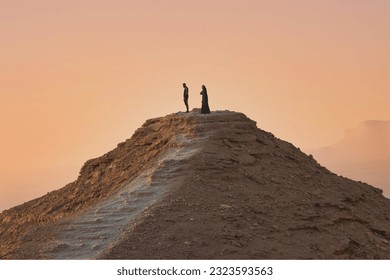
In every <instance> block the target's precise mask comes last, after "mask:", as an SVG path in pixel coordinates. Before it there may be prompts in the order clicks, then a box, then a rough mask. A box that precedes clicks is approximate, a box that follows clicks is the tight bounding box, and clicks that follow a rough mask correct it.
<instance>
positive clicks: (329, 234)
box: [0, 110, 390, 259]
mask: <svg viewBox="0 0 390 280" xmlns="http://www.w3.org/2000/svg"><path fill="white" fill-rule="evenodd" d="M388 213H390V200H388V199H387V198H385V197H383V195H382V191H381V190H379V189H377V188H374V187H372V186H369V185H367V184H364V183H360V182H355V181H352V180H349V179H347V178H344V177H339V176H337V175H335V174H333V173H331V172H330V171H328V170H327V169H325V168H324V167H322V166H320V165H319V164H318V163H317V162H316V161H315V160H314V159H313V158H312V157H311V156H307V155H306V154H304V153H302V152H301V151H300V150H299V149H297V148H295V147H294V146H293V145H292V144H290V143H287V142H285V141H282V140H280V139H277V138H276V137H274V136H273V135H272V134H271V133H268V132H265V131H262V130H260V129H258V128H257V126H256V123H255V122H253V121H252V120H250V119H248V118H247V117H246V116H245V115H244V114H241V113H235V112H229V111H221V112H212V114H210V115H201V114H199V111H198V110H194V111H192V112H191V113H189V114H185V113H177V114H172V115H168V116H166V117H162V118H156V119H152V120H148V121H146V122H145V124H144V125H143V126H142V127H141V128H140V129H138V130H137V131H136V132H135V133H134V135H133V136H132V138H131V139H128V140H127V141H126V142H124V143H121V144H119V145H118V147H117V148H116V149H114V150H112V151H110V152H109V153H107V154H105V155H103V156H102V157H100V158H97V159H93V160H90V161H88V162H87V163H86V164H85V165H84V166H83V168H82V169H81V171H80V176H79V178H78V179H77V181H75V182H73V183H71V184H69V185H67V186H65V187H64V188H62V189H59V190H57V191H54V192H51V193H49V194H47V195H46V196H43V197H41V198H38V199H35V200H32V201H30V202H27V203H24V204H22V205H20V206H17V207H14V208H12V209H10V210H7V211H3V212H2V213H1V214H0V256H1V258H11V259H13V258H33V259H35V258H38V259H39V258H43V259H89V258H103V259H111V258H120V259H127V258H129V259H144V258H146V259H154V258H156V259H161V258H167V259H172V258H175V259H176V258H177V259H197V258H201V259H221V258H222V259H223V258H228V259H235V258H237V259H248V258H255V259H256V258H257V259H310V258H315V259H323V258H327V259H339V258H359V259H361V258H368V259H374V258H382V259H388V258H389V257H390V216H389V214H388Z"/></svg>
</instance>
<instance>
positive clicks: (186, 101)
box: [183, 83, 189, 113]
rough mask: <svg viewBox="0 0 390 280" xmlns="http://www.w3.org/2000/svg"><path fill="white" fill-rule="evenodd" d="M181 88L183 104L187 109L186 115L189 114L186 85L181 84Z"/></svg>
mask: <svg viewBox="0 0 390 280" xmlns="http://www.w3.org/2000/svg"><path fill="white" fill-rule="evenodd" d="M183 88H184V94H183V97H184V104H185V105H186V108H187V111H186V113H188V112H189V110H188V87H187V85H186V83H183Z"/></svg>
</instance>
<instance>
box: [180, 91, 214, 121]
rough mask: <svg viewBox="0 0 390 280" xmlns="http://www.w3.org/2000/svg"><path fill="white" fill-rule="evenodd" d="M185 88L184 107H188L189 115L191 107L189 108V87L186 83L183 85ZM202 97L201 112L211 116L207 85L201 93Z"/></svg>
mask: <svg viewBox="0 0 390 280" xmlns="http://www.w3.org/2000/svg"><path fill="white" fill-rule="evenodd" d="M183 88H184V93H183V98H184V105H185V106H186V109H187V111H186V112H187V113H188V112H189V107H188V98H189V95H188V87H187V85H186V83H183ZM200 94H201V95H202V108H201V110H200V112H201V113H202V114H210V107H209V97H208V95H207V89H206V86H205V85H202V91H201V92H200Z"/></svg>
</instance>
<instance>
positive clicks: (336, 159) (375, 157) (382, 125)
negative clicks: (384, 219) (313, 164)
mask: <svg viewBox="0 0 390 280" xmlns="http://www.w3.org/2000/svg"><path fill="white" fill-rule="evenodd" d="M310 152H311V153H312V154H313V155H314V157H315V158H316V159H317V160H318V162H319V163H321V164H322V165H324V166H326V167H327V168H329V169H330V170H331V171H333V172H336V173H337V174H340V175H343V176H346V177H349V178H352V179H355V180H360V181H364V182H367V183H369V184H372V185H374V186H376V187H379V188H382V189H383V190H384V194H385V195H386V196H388V197H390V121H377V120H371V121H365V122H363V123H361V124H360V125H359V126H357V127H354V128H351V129H347V130H346V131H345V134H344V138H343V139H342V140H341V141H340V142H338V143H335V144H333V145H329V146H326V147H322V148H319V149H316V150H312V151H310Z"/></svg>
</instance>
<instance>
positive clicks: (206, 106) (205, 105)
mask: <svg viewBox="0 0 390 280" xmlns="http://www.w3.org/2000/svg"><path fill="white" fill-rule="evenodd" d="M200 94H201V95H202V109H201V110H200V112H201V113H202V114H210V108H209V98H208V96H207V89H206V87H203V89H202V91H201V92H200Z"/></svg>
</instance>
